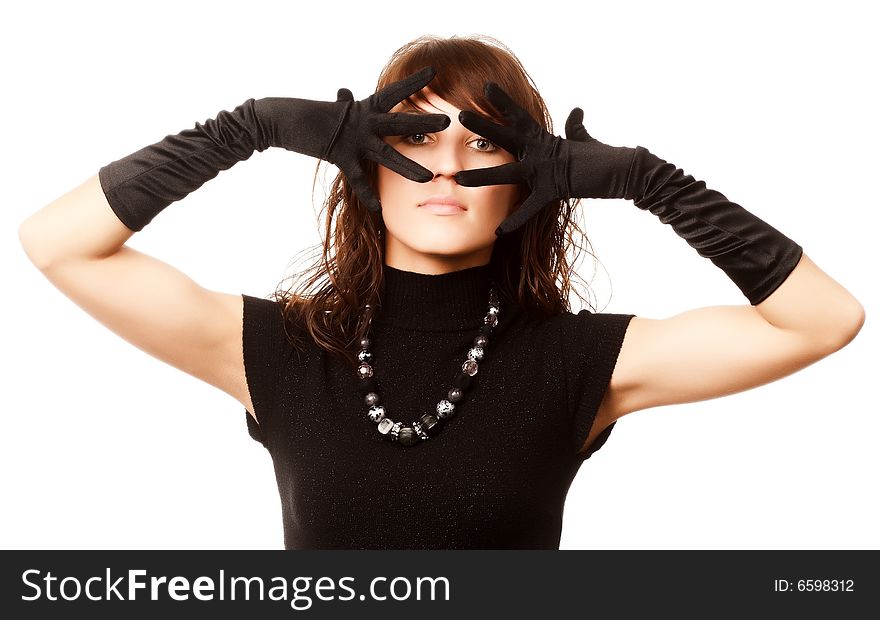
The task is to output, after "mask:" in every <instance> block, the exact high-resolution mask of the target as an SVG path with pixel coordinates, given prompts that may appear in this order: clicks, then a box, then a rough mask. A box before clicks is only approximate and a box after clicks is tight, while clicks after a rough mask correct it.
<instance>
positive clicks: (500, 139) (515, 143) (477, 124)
mask: <svg viewBox="0 0 880 620" xmlns="http://www.w3.org/2000/svg"><path fill="white" fill-rule="evenodd" d="M458 122H460V123H461V124H462V125H464V126H465V127H466V128H467V129H470V130H471V131H473V132H474V133H477V134H479V135H480V136H482V137H483V138H486V139H487V140H491V141H492V142H494V143H495V144H497V145H498V146H500V147H501V148H503V149H504V150H505V151H507V152H508V153H511V154H514V155H515V154H517V153H518V152H519V151H520V142H521V141H522V138H521V137H520V135H519V134H518V133H517V132H516V129H514V128H513V127H505V126H504V125H499V124H497V123H493V122H492V121H490V120H489V119H487V118H485V117H483V116H481V115H479V114H476V113H475V112H471V111H470V110H462V111H461V112H459V113H458Z"/></svg>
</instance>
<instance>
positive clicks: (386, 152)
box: [364, 139, 434, 183]
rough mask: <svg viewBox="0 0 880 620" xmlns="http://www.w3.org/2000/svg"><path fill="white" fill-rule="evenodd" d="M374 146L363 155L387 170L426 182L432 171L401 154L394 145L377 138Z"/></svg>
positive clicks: (430, 177) (432, 175)
mask: <svg viewBox="0 0 880 620" xmlns="http://www.w3.org/2000/svg"><path fill="white" fill-rule="evenodd" d="M377 142H378V144H376V145H375V148H373V149H370V150H368V151H367V152H366V153H364V157H366V158H367V159H369V160H372V161H374V162H376V163H377V164H381V165H382V166H385V167H386V168H388V169H389V170H392V171H394V172H396V173H397V174H399V175H401V176H403V177H406V178H407V179H409V180H411V181H416V182H417V183H427V182H428V181H430V180H431V179H433V178H434V173H433V172H431V171H430V170H428V169H427V168H425V167H424V166H421V165H419V164H418V163H416V162H414V161H413V160H411V159H409V158H408V157H405V156H403V155H401V154H400V153H399V152H398V151H397V150H396V149H395V148H394V147H392V146H391V145H388V144H385V143H384V142H382V141H381V140H378V139H377Z"/></svg>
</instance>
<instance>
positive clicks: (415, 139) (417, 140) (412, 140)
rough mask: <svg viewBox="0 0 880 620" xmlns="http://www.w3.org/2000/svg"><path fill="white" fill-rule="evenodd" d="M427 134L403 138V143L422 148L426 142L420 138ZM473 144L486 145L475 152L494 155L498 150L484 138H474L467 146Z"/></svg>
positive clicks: (425, 136)
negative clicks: (480, 143)
mask: <svg viewBox="0 0 880 620" xmlns="http://www.w3.org/2000/svg"><path fill="white" fill-rule="evenodd" d="M427 136H428V134H424V133H414V134H410V135H408V136H404V138H403V141H404V142H406V143H407V144H412V145H413V146H424V145H426V144H427V142H422V141H421V138H427ZM474 142H483V143H485V144H486V145H487V147H486V148H477V149H476V150H477V151H479V152H481V153H495V152H497V151H498V150H499V148H498V147H497V146H495V144H494V143H493V142H491V141H490V140H487V139H486V138H475V139H473V140H471V141H470V142H469V144H473V143H474Z"/></svg>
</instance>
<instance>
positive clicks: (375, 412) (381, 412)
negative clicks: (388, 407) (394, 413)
mask: <svg viewBox="0 0 880 620" xmlns="http://www.w3.org/2000/svg"><path fill="white" fill-rule="evenodd" d="M367 416H368V417H369V418H370V419H371V420H372V421H373V422H379V421H380V420H382V418H384V417H385V407H383V406H382V405H373V406H372V407H370V410H369V411H368V412H367Z"/></svg>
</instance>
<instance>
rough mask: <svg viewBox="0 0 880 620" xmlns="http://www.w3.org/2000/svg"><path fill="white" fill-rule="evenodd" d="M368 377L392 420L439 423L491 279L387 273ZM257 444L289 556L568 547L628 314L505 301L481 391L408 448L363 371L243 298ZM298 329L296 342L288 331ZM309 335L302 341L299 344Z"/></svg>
mask: <svg viewBox="0 0 880 620" xmlns="http://www.w3.org/2000/svg"><path fill="white" fill-rule="evenodd" d="M384 269H385V288H384V291H383V293H382V306H381V308H380V309H378V310H377V313H376V315H375V316H374V319H373V346H372V349H371V350H372V352H373V354H374V357H373V362H372V365H373V371H374V377H375V378H376V380H377V382H378V385H379V395H380V397H381V404H383V405H384V406H385V409H386V415H387V416H388V417H390V418H391V419H393V420H395V421H401V422H403V423H404V425H407V426H410V425H411V423H412V421H413V420H417V419H418V417H419V416H420V415H421V414H422V413H426V412H434V411H435V407H436V403H437V402H438V401H439V400H441V399H443V398H446V393H447V391H448V389H449V388H450V387H451V386H452V379H453V377H454V376H455V374H456V372H457V371H458V370H459V369H460V367H461V364H462V362H463V361H464V360H465V359H466V356H467V351H468V349H469V348H470V346H472V341H473V339H474V337H475V336H476V335H477V330H478V328H479V327H480V325H481V323H482V318H483V316H484V315H485V313H486V310H487V308H488V299H489V295H488V294H489V286H490V277H491V274H490V266H489V265H484V266H477V267H471V268H468V269H463V270H460V271H455V272H451V273H446V274H441V275H427V274H419V273H413V272H408V271H402V270H400V269H396V268H393V267H390V266H388V265H386V266H385V267H384ZM242 297H243V299H244V315H243V321H244V327H243V335H242V337H243V347H244V363H245V370H246V373H247V382H248V387H249V390H250V395H251V400H252V402H253V405H254V409H255V412H254V413H255V414H256V416H257V418H258V419H259V425H257V423H256V422H255V421H254V420H253V419H252V417H251V415H250V414H248V413H247V412H246V413H245V416H246V419H247V424H248V430H249V432H250V435H251V437H253V438H254V439H255V440H257V441H259V442H260V443H262V444H263V445H264V446H265V447H266V449H267V450H268V452H269V454H270V455H271V458H272V462H273V464H274V468H275V476H276V480H277V483H278V491H279V493H280V498H281V511H282V516H283V525H284V546H285V548H286V549H558V548H559V540H560V534H561V530H562V514H563V508H564V503H565V497H566V494H567V492H568V489H569V487H570V485H571V482H572V480H573V478H574V476H575V474H576V473H577V472H578V470H579V468H580V465H581V464H582V463H583V461H584V460H585V459H586V458H588V457H589V456H590V454H592V453H593V452H595V451H596V450H597V449H599V448H600V447H601V446H602V444H604V443H605V441H606V439H607V438H608V435H609V434H610V432H611V430H612V428H613V427H614V425H613V424H612V425H611V426H610V427H608V428H607V429H606V430H605V431H604V432H603V433H602V435H600V436H599V437H598V438H597V439H596V441H595V442H594V444H593V446H592V449H591V450H590V452H588V453H587V454H580V455H579V454H577V451H578V450H579V449H580V448H581V447H582V445H583V443H584V441H585V439H586V437H587V435H588V433H589V431H590V428H591V425H592V422H593V419H594V417H595V414H596V410H597V408H598V406H599V403H600V402H601V400H602V396H603V394H604V392H605V390H606V388H607V385H608V381H609V379H610V377H611V373H612V371H613V369H614V365H615V363H616V361H617V356H618V353H619V351H620V346H621V343H622V341H623V337H624V334H625V332H626V329H627V326H628V324H629V321H630V319H632V317H633V316H635V315H633V314H610V313H591V312H590V311H588V310H582V311H580V312H579V313H577V314H574V313H571V312H567V313H564V314H562V315H559V316H556V317H552V318H551V319H544V320H539V319H536V318H534V317H532V316H530V315H529V314H528V313H526V312H525V311H524V309H523V308H522V307H521V306H518V305H515V304H512V303H511V301H510V300H509V299H507V298H506V297H505V296H504V295H503V294H501V296H500V302H501V311H500V316H499V319H500V320H499V323H498V325H497V326H496V327H495V329H494V332H493V334H492V335H491V336H490V344H489V346H488V347H487V349H486V356H485V357H484V359H483V361H481V362H480V363H479V371H478V373H477V375H476V376H474V378H473V379H474V382H473V386H472V387H471V388H470V389H469V390H467V391H466V392H465V398H464V400H463V401H462V402H461V403H459V404H458V405H456V410H455V415H454V417H452V418H450V419H447V420H445V421H443V422H442V425H441V428H440V431H439V433H438V434H437V435H435V436H433V437H431V438H430V439H428V440H427V441H420V442H419V443H417V444H416V445H414V446H410V447H406V446H402V445H400V444H398V443H396V442H391V441H390V440H389V439H388V438H387V437H385V436H383V435H382V434H380V433H379V432H378V431H377V429H376V424H375V423H374V422H372V421H370V420H369V419H368V418H367V415H366V413H367V410H368V409H369V407H368V406H367V405H366V404H364V402H363V400H362V398H361V397H360V396H359V395H358V393H357V382H358V379H357V377H356V375H355V373H354V371H353V370H352V369H351V368H350V367H348V366H347V365H346V364H345V363H344V362H342V361H341V360H339V359H337V358H336V357H335V356H333V355H330V354H328V353H327V352H325V351H324V350H323V349H320V348H319V347H317V346H316V345H315V343H314V342H313V341H311V340H309V339H308V338H305V341H306V342H307V343H308V348H307V350H306V351H305V352H300V351H298V350H297V349H295V348H294V347H293V345H292V344H290V343H289V341H288V340H287V339H286V337H285V333H284V328H283V324H282V315H281V305H280V304H279V303H277V302H274V301H271V300H268V299H262V298H257V297H252V296H250V295H242ZM291 329H296V326H295V325H294V326H292V327H291ZM301 333H304V334H306V335H307V332H301Z"/></svg>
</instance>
